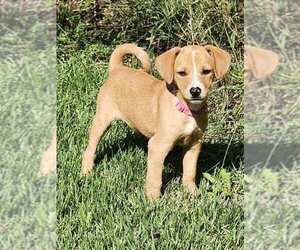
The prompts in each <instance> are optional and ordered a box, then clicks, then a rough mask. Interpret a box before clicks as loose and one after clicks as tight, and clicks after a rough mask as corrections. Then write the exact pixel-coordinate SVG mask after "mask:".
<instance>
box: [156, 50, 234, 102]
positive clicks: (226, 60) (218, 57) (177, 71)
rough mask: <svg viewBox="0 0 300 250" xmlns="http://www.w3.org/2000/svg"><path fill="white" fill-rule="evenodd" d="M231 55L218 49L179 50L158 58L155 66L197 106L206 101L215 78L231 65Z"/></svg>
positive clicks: (184, 96) (221, 75)
mask: <svg viewBox="0 0 300 250" xmlns="http://www.w3.org/2000/svg"><path fill="white" fill-rule="evenodd" d="M230 60H231V59H230V55H229V54H228V53H227V52H226V51H224V50H222V49H219V48H217V47H215V46H212V45H206V46H194V45H193V46H186V47H183V48H179V47H175V48H173V49H170V50H168V51H166V52H165V53H163V54H162V55H160V56H158V57H157V59H156V61H155V66H156V68H157V70H158V72H159V73H160V75H161V76H162V77H163V79H164V80H165V81H166V82H167V83H168V84H172V83H175V84H176V85H177V87H178V90H179V91H180V93H181V95H182V96H183V98H184V99H185V100H186V101H187V102H189V103H191V104H193V105H197V104H201V103H202V102H203V101H204V100H206V98H207V95H208V92H209V90H210V87H211V85H212V83H213V80H214V79H220V78H222V77H223V76H224V75H225V73H226V72H227V71H228V69H229V66H230Z"/></svg>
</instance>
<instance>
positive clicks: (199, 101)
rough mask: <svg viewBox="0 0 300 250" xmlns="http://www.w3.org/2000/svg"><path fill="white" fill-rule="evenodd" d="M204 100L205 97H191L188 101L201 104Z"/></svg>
mask: <svg viewBox="0 0 300 250" xmlns="http://www.w3.org/2000/svg"><path fill="white" fill-rule="evenodd" d="M204 100H205V98H191V99H189V100H188V101H189V102H190V103H191V104H201V103H203V101H204Z"/></svg>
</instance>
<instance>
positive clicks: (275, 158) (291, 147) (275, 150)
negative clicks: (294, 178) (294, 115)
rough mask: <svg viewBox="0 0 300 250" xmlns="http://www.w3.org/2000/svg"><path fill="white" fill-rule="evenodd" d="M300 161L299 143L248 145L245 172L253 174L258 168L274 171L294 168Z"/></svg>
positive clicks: (246, 146) (246, 145)
mask: <svg viewBox="0 0 300 250" xmlns="http://www.w3.org/2000/svg"><path fill="white" fill-rule="evenodd" d="M299 161H300V144H299V143H280V144H278V145H277V144H275V143H246V144H245V170H246V173H251V171H252V170H253V169H256V168H257V167H259V168H262V167H268V168H272V169H274V170H276V169H278V168H282V166H284V167H286V168H292V167H293V165H294V163H295V162H299Z"/></svg>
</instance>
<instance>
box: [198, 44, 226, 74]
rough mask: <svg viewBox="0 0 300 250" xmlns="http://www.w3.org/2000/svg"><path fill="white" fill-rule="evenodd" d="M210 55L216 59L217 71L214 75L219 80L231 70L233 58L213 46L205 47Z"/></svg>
mask: <svg viewBox="0 0 300 250" xmlns="http://www.w3.org/2000/svg"><path fill="white" fill-rule="evenodd" d="M204 47H205V49H206V50H207V51H208V53H209V54H210V55H211V56H212V57H213V58H214V62H215V69H214V73H215V76H216V78H217V79H220V78H222V77H223V76H224V75H225V74H226V72H227V71H228V69H229V66H230V62H231V56H230V55H229V53H228V52H226V51H225V50H222V49H220V48H217V47H215V46H212V45H206V46H204Z"/></svg>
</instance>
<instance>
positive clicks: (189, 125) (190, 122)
mask: <svg viewBox="0 0 300 250" xmlns="http://www.w3.org/2000/svg"><path fill="white" fill-rule="evenodd" d="M197 128H198V126H197V122H196V120H195V119H194V118H193V117H188V118H187V120H186V122H185V123H184V124H183V127H182V131H181V133H182V135H183V136H189V135H191V134H192V133H193V132H194V131H195V129H197Z"/></svg>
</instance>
